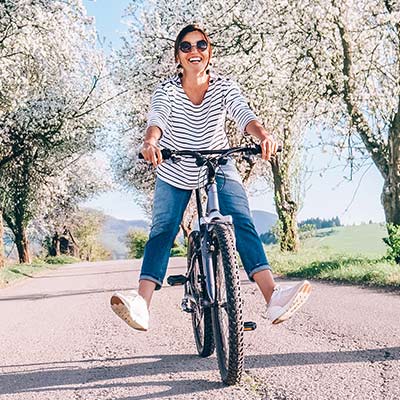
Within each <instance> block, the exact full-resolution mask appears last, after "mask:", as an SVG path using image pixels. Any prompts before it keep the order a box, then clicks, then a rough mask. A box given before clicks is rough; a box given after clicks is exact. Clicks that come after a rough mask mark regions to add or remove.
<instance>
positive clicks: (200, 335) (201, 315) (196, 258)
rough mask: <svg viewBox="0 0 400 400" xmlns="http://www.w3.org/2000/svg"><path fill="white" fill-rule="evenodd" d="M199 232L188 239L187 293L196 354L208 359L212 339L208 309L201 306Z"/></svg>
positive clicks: (204, 296) (202, 296) (212, 344)
mask: <svg viewBox="0 0 400 400" xmlns="http://www.w3.org/2000/svg"><path fill="white" fill-rule="evenodd" d="M199 249H200V232H198V231H193V232H192V233H191V234H190V235H189V239H188V253H187V258H188V270H189V271H190V273H189V282H188V283H187V284H188V285H189V287H188V290H187V292H188V293H189V294H190V295H191V296H192V297H193V299H194V304H193V312H192V326H193V334H194V339H195V341H196V347H197V352H198V353H199V356H200V357H208V356H210V355H211V354H212V353H213V352H214V338H213V330H212V321H211V309H210V307H204V306H203V300H204V299H205V298H206V287H205V282H204V273H203V265H202V260H201V253H200V251H199Z"/></svg>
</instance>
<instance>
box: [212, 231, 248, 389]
mask: <svg viewBox="0 0 400 400" xmlns="http://www.w3.org/2000/svg"><path fill="white" fill-rule="evenodd" d="M212 243H213V245H214V252H213V257H212V259H213V267H214V274H215V289H216V304H215V306H214V307H213V308H212V321H213V329H214V342H215V347H216V352H217V359H218V366H219V370H220V373H221V378H222V381H223V382H224V383H225V384H227V385H235V384H237V383H239V382H240V379H241V377H242V372H243V363H244V337H243V334H244V322H243V303H242V299H241V296H240V277H239V267H238V264H237V259H236V246H235V240H234V234H233V230H232V228H231V226H230V225H227V224H217V225H215V226H214V229H213V234H212Z"/></svg>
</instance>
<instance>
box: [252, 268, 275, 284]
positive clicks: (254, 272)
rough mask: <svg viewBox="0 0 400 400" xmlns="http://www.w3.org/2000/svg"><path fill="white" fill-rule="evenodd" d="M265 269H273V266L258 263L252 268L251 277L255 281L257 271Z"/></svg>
mask: <svg viewBox="0 0 400 400" xmlns="http://www.w3.org/2000/svg"><path fill="white" fill-rule="evenodd" d="M264 270H269V271H272V268H271V266H270V265H269V264H262V265H256V267H255V268H254V269H252V270H251V271H250V273H249V279H250V280H251V281H252V282H254V279H253V276H254V274H256V273H257V272H260V271H264Z"/></svg>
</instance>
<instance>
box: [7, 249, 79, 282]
mask: <svg viewBox="0 0 400 400" xmlns="http://www.w3.org/2000/svg"><path fill="white" fill-rule="evenodd" d="M75 262H79V260H78V259H76V258H74V257H69V256H58V257H47V258H46V259H45V260H42V259H39V258H37V259H35V260H33V262H32V264H13V265H8V266H5V267H4V268H1V269H0V287H4V286H6V285H8V284H10V283H13V282H15V281H17V280H20V279H24V278H33V277H34V276H35V275H37V274H38V273H40V272H42V271H45V270H49V269H56V268H58V266H60V265H61V264H70V263H75Z"/></svg>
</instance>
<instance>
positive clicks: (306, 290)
mask: <svg viewBox="0 0 400 400" xmlns="http://www.w3.org/2000/svg"><path fill="white" fill-rule="evenodd" d="M310 293H311V284H310V283H309V282H305V283H304V285H303V286H302V287H301V288H300V290H299V291H298V292H297V294H296V296H295V297H294V298H293V300H292V302H291V304H290V305H289V307H288V309H287V310H285V311H284V312H283V314H282V315H280V316H279V317H278V318H275V319H274V320H273V321H272V324H274V325H277V324H280V323H281V322H284V321H286V320H288V319H289V318H290V317H291V316H292V315H293V314H294V313H295V312H296V311H298V310H299V309H300V307H302V306H303V305H304V303H305V302H306V301H307V299H308V297H309V296H310Z"/></svg>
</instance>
